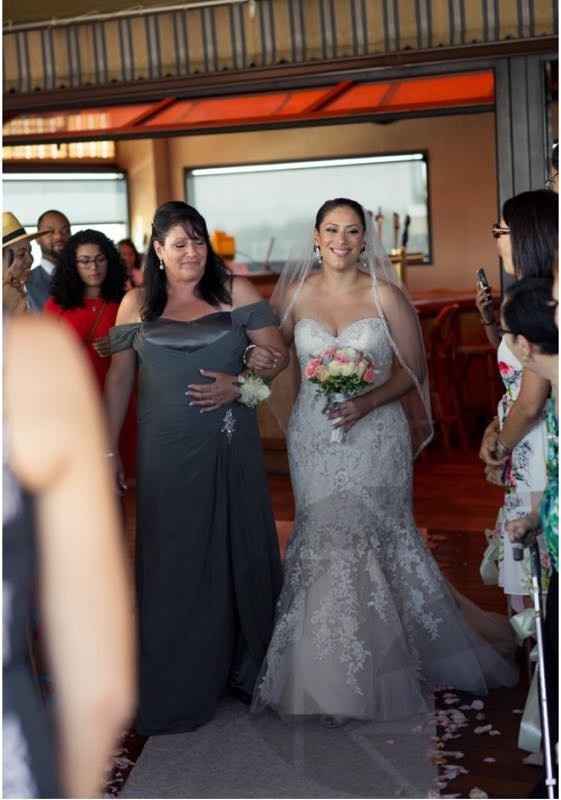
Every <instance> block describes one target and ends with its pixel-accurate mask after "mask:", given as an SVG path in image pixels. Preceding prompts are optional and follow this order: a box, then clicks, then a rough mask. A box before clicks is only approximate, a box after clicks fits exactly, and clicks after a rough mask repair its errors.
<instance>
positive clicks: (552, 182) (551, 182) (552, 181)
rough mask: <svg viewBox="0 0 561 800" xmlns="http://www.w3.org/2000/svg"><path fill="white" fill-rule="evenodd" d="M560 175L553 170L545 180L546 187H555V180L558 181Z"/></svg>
mask: <svg viewBox="0 0 561 800" xmlns="http://www.w3.org/2000/svg"><path fill="white" fill-rule="evenodd" d="M558 177H559V173H558V172H552V173H551V175H550V176H549V178H548V179H547V180H546V182H545V188H546V189H553V187H554V186H555V182H556V181H557V179H558Z"/></svg>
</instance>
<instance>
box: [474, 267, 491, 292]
mask: <svg viewBox="0 0 561 800" xmlns="http://www.w3.org/2000/svg"><path fill="white" fill-rule="evenodd" d="M476 275H477V282H478V284H479V286H480V287H481V289H487V290H488V291H491V287H490V285H489V281H488V280H487V275H485V270H484V269H483V267H480V268H479V269H478V270H477V273H476Z"/></svg>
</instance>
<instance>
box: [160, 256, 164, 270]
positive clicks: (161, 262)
mask: <svg viewBox="0 0 561 800" xmlns="http://www.w3.org/2000/svg"><path fill="white" fill-rule="evenodd" d="M160 269H161V270H162V272H163V270H164V262H163V261H162V259H161V258H160Z"/></svg>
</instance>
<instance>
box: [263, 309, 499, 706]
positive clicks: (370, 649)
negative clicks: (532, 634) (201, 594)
mask: <svg viewBox="0 0 561 800" xmlns="http://www.w3.org/2000/svg"><path fill="white" fill-rule="evenodd" d="M334 340H335V341H337V342H338V343H340V346H344V345H349V346H353V347H355V348H357V349H359V350H362V351H364V352H366V353H368V355H369V356H370V358H371V359H372V361H373V362H374V364H375V365H376V368H377V376H376V383H377V385H381V384H383V383H385V382H386V381H387V380H388V379H389V377H390V375H391V368H392V362H393V351H392V350H391V345H390V343H389V341H388V339H387V337H386V335H385V333H384V329H383V327H382V326H381V325H380V323H379V320H377V319H374V318H373V319H364V320H358V321H357V322H355V323H354V324H353V325H352V326H350V327H349V328H347V329H346V330H345V331H344V332H343V333H342V334H341V335H340V336H339V337H333V336H331V334H329V332H328V331H326V330H324V329H323V327H322V326H321V325H318V324H317V323H316V322H314V321H313V320H311V321H305V320H304V321H300V323H299V325H298V326H297V328H296V329H295V343H296V348H297V351H298V357H299V360H300V365H301V367H302V369H304V367H305V365H306V363H307V362H308V360H309V358H310V357H311V354H313V353H315V352H320V351H321V350H322V349H325V347H326V346H327V345H328V344H332V343H333V341H334ZM330 435H331V426H330V423H329V420H328V419H327V418H326V417H325V415H324V414H322V404H321V402H319V401H318V400H317V398H316V397H315V392H314V387H313V385H312V384H310V383H309V382H308V381H306V380H302V382H301V386H300V391H299V394H298V398H297V400H296V403H295V406H294V409H293V412H292V416H291V419H290V424H289V428H288V436H287V449H288V455H289V459H290V474H291V480H292V488H293V491H294V495H295V501H296V518H295V525H294V533H293V535H292V539H291V540H290V542H289V544H288V547H287V550H286V557H285V564H284V574H285V579H284V584H283V589H282V593H281V596H280V598H279V601H278V604H277V608H276V620H275V630H274V633H273V637H272V640H271V644H270V646H269V650H268V652H267V657H266V661H265V666H264V669H263V672H262V674H261V676H260V679H259V680H258V682H257V689H256V692H255V696H254V709H258V708H260V707H263V706H270V707H272V708H275V709H276V710H278V711H279V712H280V713H282V714H286V715H289V716H309V715H316V714H319V715H323V714H327V715H334V716H342V717H350V718H369V719H378V720H385V719H398V718H403V717H406V716H410V715H414V714H417V713H422V712H424V711H426V710H427V708H428V706H427V691H428V689H430V687H431V686H436V685H442V684H445V683H448V684H449V685H454V681H453V679H454V678H455V677H456V676H457V677H458V680H459V683H458V684H457V685H458V688H462V687H463V688H466V689H467V690H468V691H477V690H478V689H481V690H483V691H485V688H486V685H485V678H484V675H483V670H482V668H481V665H480V664H479V661H478V657H477V655H476V654H475V647H474V644H473V641H472V639H471V636H470V634H469V633H468V632H467V630H466V627H465V623H464V622H463V618H462V617H461V613H460V612H459V611H458V609H457V606H456V603H455V601H454V600H453V598H452V596H451V593H450V591H449V590H448V588H447V585H446V582H445V580H444V579H443V577H442V575H441V573H440V570H439V568H438V565H437V564H436V562H435V561H434V558H433V557H432V554H431V553H430V551H429V550H428V548H427V546H426V545H425V543H424V541H423V539H422V537H421V535H420V534H419V532H418V530H417V528H416V526H415V522H414V519H413V513H412V473H413V465H412V451H411V440H410V433H409V426H408V422H407V419H406V416H405V414H404V412H403V409H402V407H401V404H400V403H399V401H397V402H394V403H388V404H386V405H384V406H382V407H380V408H377V409H375V410H374V411H373V412H371V413H370V414H367V415H366V416H365V417H363V418H362V419H361V420H359V421H358V422H357V423H356V424H355V425H354V426H353V427H352V428H351V429H350V430H349V432H348V433H347V438H346V446H345V447H344V448H339V447H333V446H332V445H331V444H330ZM482 646H483V647H486V645H482ZM459 653H461V654H462V655H461V656H460V657H458V654H459ZM485 657H486V663H487V664H488V663H494V662H493V656H492V655H491V654H489V653H487V651H486V652H485ZM502 667H503V665H501V664H498V665H497V670H498V672H499V671H500V670H501V668H502ZM509 669H510V668H507V667H504V670H505V673H507V674H508V675H510V672H509Z"/></svg>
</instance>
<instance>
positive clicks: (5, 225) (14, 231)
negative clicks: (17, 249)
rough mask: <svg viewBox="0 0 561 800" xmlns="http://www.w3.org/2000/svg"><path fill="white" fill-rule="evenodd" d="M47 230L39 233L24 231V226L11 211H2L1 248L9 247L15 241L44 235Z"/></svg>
mask: <svg viewBox="0 0 561 800" xmlns="http://www.w3.org/2000/svg"><path fill="white" fill-rule="evenodd" d="M46 233H49V231H48V230H46V231H41V233H26V231H25V228H24V227H23V225H22V224H21V222H20V221H19V219H18V218H17V217H16V215H15V214H12V212H11V211H4V212H3V213H2V248H4V247H11V246H12V245H13V244H15V243H16V242H21V241H28V242H29V241H31V239H36V238H37V237H38V236H44V235H45V234H46Z"/></svg>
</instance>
